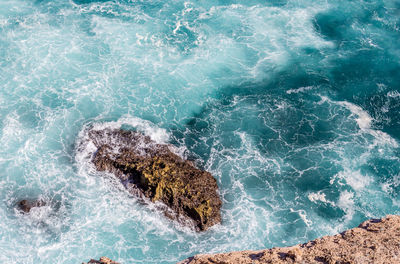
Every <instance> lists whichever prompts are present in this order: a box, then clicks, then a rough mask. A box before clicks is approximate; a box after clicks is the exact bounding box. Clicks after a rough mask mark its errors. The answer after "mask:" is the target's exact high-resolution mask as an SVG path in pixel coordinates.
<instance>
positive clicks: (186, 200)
mask: <svg viewBox="0 0 400 264" xmlns="http://www.w3.org/2000/svg"><path fill="white" fill-rule="evenodd" d="M88 137H89V139H90V140H91V141H92V143H93V144H94V145H95V147H96V149H97V150H96V152H95V153H94V155H93V158H92V162H93V164H94V165H95V167H96V169H97V170H99V171H107V172H111V173H113V174H114V175H115V176H116V177H118V178H119V179H120V180H121V182H122V183H123V184H124V186H125V187H126V188H127V189H128V190H129V192H130V193H132V194H134V195H136V196H139V197H146V198H148V199H149V200H151V201H152V202H157V201H159V202H162V203H163V204H165V205H167V206H168V207H169V208H170V209H172V211H171V210H169V212H167V211H166V215H167V216H169V217H171V218H174V219H177V220H179V221H181V222H183V223H187V222H190V223H192V224H193V226H194V227H195V229H196V230H206V229H207V228H209V227H210V226H212V225H215V224H217V223H219V222H220V221H221V216H220V208H221V200H220V198H219V196H218V193H217V191H218V186H217V182H216V180H215V179H214V178H213V177H212V176H211V174H210V173H209V172H206V171H202V170H199V169H197V168H196V167H194V165H193V164H192V163H191V162H190V161H187V160H184V159H182V158H181V157H179V156H178V155H176V154H174V153H173V152H172V151H171V150H170V149H169V146H168V145H167V144H158V143H156V142H154V141H152V140H151V139H150V137H148V136H144V135H142V134H141V133H138V132H134V131H126V130H121V129H102V130H93V129H92V130H90V131H89V132H88Z"/></svg>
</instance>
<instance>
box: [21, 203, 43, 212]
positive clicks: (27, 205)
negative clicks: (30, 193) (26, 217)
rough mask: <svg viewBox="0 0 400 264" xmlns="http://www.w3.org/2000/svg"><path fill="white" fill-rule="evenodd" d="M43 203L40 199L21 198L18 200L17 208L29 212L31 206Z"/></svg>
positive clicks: (38, 205)
mask: <svg viewBox="0 0 400 264" xmlns="http://www.w3.org/2000/svg"><path fill="white" fill-rule="evenodd" d="M45 205H46V203H45V202H44V201H42V200H37V201H28V200H21V201H19V202H18V209H19V210H21V211H22V212H23V213H29V212H30V211H31V209H32V208H33V207H40V206H45Z"/></svg>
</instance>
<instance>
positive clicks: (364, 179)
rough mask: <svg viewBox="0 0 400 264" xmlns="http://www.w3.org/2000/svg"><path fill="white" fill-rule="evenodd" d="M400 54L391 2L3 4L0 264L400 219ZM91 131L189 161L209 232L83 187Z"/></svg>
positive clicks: (176, 254) (87, 179)
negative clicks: (142, 139) (207, 182)
mask: <svg viewBox="0 0 400 264" xmlns="http://www.w3.org/2000/svg"><path fill="white" fill-rule="evenodd" d="M399 40H400V3H399V2H398V1H396V0H382V1H377V0H369V1H367V0H365V1H361V0H356V1H343V0H335V1H331V0H324V1H322V0H317V1H308V0H296V1H295V0H286V1H285V0H271V1H261V0H259V1H256V0H254V1H244V0H243V1H240V0H237V1H228V0H219V1H211V0H202V1H193V2H191V1H180V0H175V1H159V0H148V1H139V0H138V1H133V0H114V1H89V0H53V1H50V0H47V1H46V0H36V1H34V0H2V1H1V2H0V146H1V148H0V219H1V221H0V262H2V263H21V264H22V263H23V264H29V263H81V262H82V261H87V260H89V259H90V258H99V257H100V256H103V255H106V256H108V257H110V258H113V259H115V260H118V261H120V262H122V263H124V264H126V263H175V262H176V261H178V260H181V259H183V258H186V257H189V256H191V255H193V254H197V253H206V252H222V251H231V250H239V249H261V248H266V247H274V246H288V245H293V244H296V243H302V242H305V241H307V240H310V239H314V238H316V237H318V236H322V235H327V234H334V233H336V232H340V231H343V230H344V229H347V228H350V227H354V226H356V225H358V224H359V223H360V222H361V221H363V220H365V219H367V218H371V217H382V216H384V215H386V214H400V147H399V144H400V44H399V43H400V42H399ZM89 125H95V126H98V127H121V126H122V127H124V126H130V127H134V128H136V129H137V130H140V131H142V132H144V133H145V134H147V135H150V136H151V137H152V138H153V139H154V140H156V141H159V142H169V143H172V144H174V145H175V146H176V147H177V150H176V151H177V152H178V153H180V154H181V155H183V156H185V157H187V158H190V159H195V160H196V162H197V165H198V166H199V167H201V168H204V169H206V170H208V171H210V172H211V173H212V174H213V175H214V176H215V178H216V179H217V181H218V185H219V188H220V195H221V198H222V200H223V208H222V224H221V225H217V226H215V227H213V228H212V229H210V230H209V231H207V232H204V233H194V232H193V231H191V230H187V229H185V228H184V227H180V226H177V225H176V224H174V223H171V222H170V221H169V220H168V219H165V218H164V217H162V214H161V213H159V212H157V211H155V210H154V209H153V208H149V207H145V206H143V205H141V204H140V203H139V202H138V201H137V200H135V198H132V197H131V196H130V195H129V194H128V193H127V192H126V191H125V190H124V189H123V187H121V185H120V184H119V183H118V182H117V181H115V180H113V179H112V178H111V177H107V176H106V175H99V173H96V172H95V171H94V170H93V168H92V167H91V165H90V163H89V160H90V155H89V154H90V151H91V148H90V144H87V145H85V147H84V148H82V149H80V148H77V145H78V144H79V143H80V142H82V141H84V138H85V133H84V132H85V128H86V127H87V126H89ZM26 198H28V199H37V198H40V199H42V200H45V201H46V202H47V204H48V206H45V207H41V208H35V209H33V210H32V212H31V213H30V214H27V215H22V214H20V213H19V212H18V211H17V210H16V209H15V204H16V203H17V201H18V200H21V199H26Z"/></svg>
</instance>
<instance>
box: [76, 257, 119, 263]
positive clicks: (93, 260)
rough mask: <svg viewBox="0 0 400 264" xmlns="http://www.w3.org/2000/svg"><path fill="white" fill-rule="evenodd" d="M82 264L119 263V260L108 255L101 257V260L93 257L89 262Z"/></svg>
mask: <svg viewBox="0 0 400 264" xmlns="http://www.w3.org/2000/svg"><path fill="white" fill-rule="evenodd" d="M82 264H119V263H118V262H115V261H113V260H111V259H109V258H107V257H101V258H100V259H99V260H95V259H91V260H89V262H87V263H82Z"/></svg>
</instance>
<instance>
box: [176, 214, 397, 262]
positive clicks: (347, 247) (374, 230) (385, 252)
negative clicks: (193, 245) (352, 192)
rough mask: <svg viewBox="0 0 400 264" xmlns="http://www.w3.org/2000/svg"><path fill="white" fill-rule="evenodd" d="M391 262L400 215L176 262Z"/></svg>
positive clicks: (395, 258) (393, 255)
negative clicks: (291, 241)
mask: <svg viewBox="0 0 400 264" xmlns="http://www.w3.org/2000/svg"><path fill="white" fill-rule="evenodd" d="M208 263H213V264H231V263H232V264H233V263H238V264H256V263H271V264H272V263H273V264H280V263H285V264H286V263H299V264H311V263H318V264H322V263H323V264H384V263H385V264H389V263H390V264H395V263H400V216H396V215H388V216H386V217H385V218H382V219H372V220H368V221H365V222H363V223H362V224H360V225H359V227H356V228H353V229H350V230H347V231H345V232H343V233H340V234H337V235H334V236H325V237H322V238H319V239H316V240H313V241H310V242H308V243H305V244H301V245H297V246H294V247H286V248H272V249H266V250H258V251H238V252H230V253H222V254H202V255H196V256H194V257H191V258H188V259H186V260H183V261H181V262H179V263H178V264H208Z"/></svg>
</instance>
